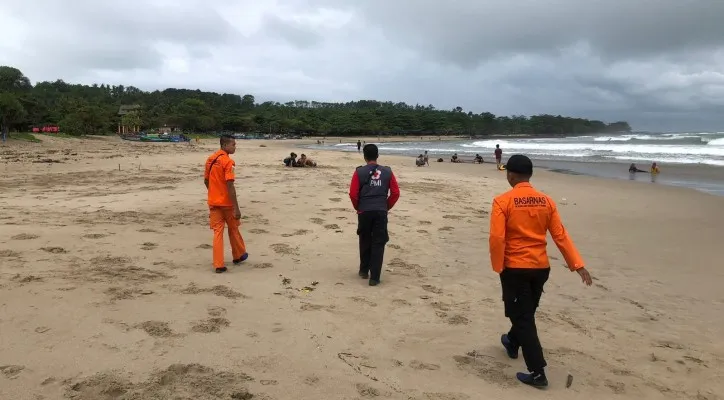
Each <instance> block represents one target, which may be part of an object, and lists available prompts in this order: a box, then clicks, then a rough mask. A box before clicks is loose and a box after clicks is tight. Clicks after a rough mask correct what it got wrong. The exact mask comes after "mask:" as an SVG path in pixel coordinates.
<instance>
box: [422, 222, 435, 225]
mask: <svg viewBox="0 0 724 400" xmlns="http://www.w3.org/2000/svg"><path fill="white" fill-rule="evenodd" d="M420 225H432V222H430V221H420Z"/></svg>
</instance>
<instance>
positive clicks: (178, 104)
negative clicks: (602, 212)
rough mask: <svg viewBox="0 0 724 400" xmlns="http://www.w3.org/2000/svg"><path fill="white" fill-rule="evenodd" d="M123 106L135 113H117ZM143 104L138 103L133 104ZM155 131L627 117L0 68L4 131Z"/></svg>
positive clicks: (484, 130) (520, 127)
mask: <svg viewBox="0 0 724 400" xmlns="http://www.w3.org/2000/svg"><path fill="white" fill-rule="evenodd" d="M121 106H126V107H128V106H131V108H130V109H132V111H130V112H127V113H125V114H124V115H119V110H120V108H121ZM134 106H138V107H134ZM119 124H123V125H125V126H138V127H140V128H141V129H144V130H145V129H154V128H158V127H162V126H175V127H179V128H181V129H182V130H183V131H184V132H187V133H197V132H198V133H218V132H222V131H226V132H261V133H272V134H302V135H342V136H345V135H346V136H352V135H360V134H367V135H394V134H414V135H421V136H422V135H451V134H454V135H475V136H481V135H513V134H518V135H565V134H588V133H610V132H629V131H631V127H630V126H629V124H628V123H627V122H625V121H618V122H613V123H605V122H603V121H597V120H588V119H583V118H571V117H564V116H560V115H535V116H531V117H526V116H523V115H514V116H496V115H494V114H492V113H489V112H483V113H479V114H476V113H474V112H472V111H465V110H463V108H462V107H455V108H454V109H452V110H439V109H436V108H435V107H434V106H433V105H426V106H425V105H419V104H416V105H410V104H406V103H394V102H381V101H375V100H360V101H352V102H347V103H325V102H316V101H306V100H296V101H289V102H286V103H278V102H272V101H267V102H263V103H257V102H256V101H255V98H254V96H253V95H251V94H245V95H243V96H242V95H236V94H228V93H224V94H219V93H213V92H204V91H201V90H188V89H173V88H171V89H166V90H163V91H159V90H156V91H152V92H149V91H143V90H141V89H138V88H136V87H133V86H123V85H107V84H100V85H99V84H93V85H81V84H70V83H66V82H64V81H62V80H56V81H55V82H48V81H44V82H38V83H37V84H35V85H32V84H31V82H30V80H29V79H28V78H27V77H26V76H25V75H24V74H23V73H22V72H21V71H20V70H18V69H17V68H13V67H7V66H0V128H1V129H2V130H3V133H7V132H8V131H18V132H22V131H29V130H31V129H32V128H33V127H42V126H47V125H55V126H59V127H60V129H61V132H63V133H66V134H70V135H85V134H108V133H114V132H117V129H118V125H119Z"/></svg>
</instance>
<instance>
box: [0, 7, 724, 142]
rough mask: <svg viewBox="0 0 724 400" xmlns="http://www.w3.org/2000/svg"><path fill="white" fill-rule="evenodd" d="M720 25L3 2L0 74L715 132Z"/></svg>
mask: <svg viewBox="0 0 724 400" xmlns="http://www.w3.org/2000/svg"><path fill="white" fill-rule="evenodd" d="M723 17H724V1H721V0H688V1H687V0H546V1H542V0H516V1H511V0H445V1H442V0H438V1H434V0H386V1H382V0H354V1H352V0H253V1H252V0H173V1H171V0H125V1H117V0H113V1H111V0H68V1H61V0H2V1H0V37H1V38H2V39H0V65H11V66H15V67H17V68H19V69H21V70H22V71H23V72H24V73H25V74H26V75H27V76H28V77H29V78H30V79H31V81H33V82H34V83H35V82H37V81H41V80H55V79H59V78H60V79H63V80H65V81H67V82H79V83H88V84H90V83H112V84H123V85H127V86H128V85H133V86H137V87H139V88H142V89H146V90H151V89H164V88H166V87H178V88H191V89H196V88H200V89H202V90H213V91H221V92H228V93H237V94H246V93H251V94H253V95H254V96H256V98H257V101H264V100H274V101H280V102H285V101H288V100H294V99H305V100H317V101H349V100H357V99H376V100H390V101H404V102H407V103H412V104H415V103H420V104H425V105H427V104H433V105H435V106H436V107H437V108H442V109H451V108H454V107H455V106H461V107H463V108H464V109H465V110H466V111H468V110H469V111H473V112H475V113H479V112H483V111H490V112H492V113H495V114H497V115H511V114H525V115H532V114H541V113H551V114H563V115H570V116H581V117H588V118H597V119H602V120H605V121H607V122H612V121H615V120H619V119H624V120H628V121H629V122H630V123H631V124H632V125H633V127H634V128H635V129H638V130H666V131H672V130H689V131H691V130H710V131H711V130H718V131H724V23H722V22H721V20H722V18H723Z"/></svg>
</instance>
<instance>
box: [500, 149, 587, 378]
mask: <svg viewBox="0 0 724 400" xmlns="http://www.w3.org/2000/svg"><path fill="white" fill-rule="evenodd" d="M505 167H506V176H507V178H508V183H509V184H510V186H512V187H513V189H512V190H510V191H508V192H506V193H504V194H502V195H500V196H498V197H496V198H495V199H494V200H493V211H492V213H491V216H490V238H489V246H490V262H491V264H492V266H493V271H495V272H497V273H498V274H500V283H501V286H502V289H503V304H504V308H505V316H506V317H508V318H509V319H510V322H511V328H510V331H509V332H508V333H507V334H504V335H503V336H502V337H501V342H502V344H503V347H504V348H505V350H506V352H507V353H508V357H510V358H518V349H519V348H522V349H523V358H524V359H525V364H526V366H527V368H528V371H529V373H527V374H526V373H522V372H519V373H518V374H517V375H516V377H517V378H518V380H520V381H521V382H523V383H525V384H527V385H531V386H534V387H538V388H543V387H546V386H548V379H547V378H546V375H545V367H546V361H545V359H544V358H543V348H542V347H541V344H540V340H539V339H538V331H537V329H536V326H535V311H536V309H537V308H538V302H539V301H540V298H541V295H542V294H543V285H544V284H545V283H546V281H547V280H548V275H549V274H550V263H549V261H548V254H547V253H546V233H547V232H548V231H550V233H551V237H552V238H553V241H554V242H555V244H556V246H557V247H558V249H559V250H560V251H561V253H562V254H563V257H564V258H565V260H566V263H567V264H568V268H569V269H570V270H571V271H576V272H578V274H579V275H580V276H581V280H582V281H583V283H584V284H586V285H588V286H591V275H590V274H589V273H588V271H587V270H586V268H585V267H584V263H583V259H582V258H581V256H580V254H578V250H576V247H575V245H574V244H573V241H572V240H571V238H570V237H568V233H567V232H566V229H565V228H564V227H563V223H562V222H561V217H560V215H559V214H558V209H557V207H556V204H555V203H554V202H553V199H551V198H550V197H548V196H547V195H545V194H543V193H541V192H539V191H537V190H535V189H534V188H533V186H531V184H530V178H531V176H533V163H532V162H531V161H530V159H529V158H528V157H526V156H523V155H514V156H512V157H510V158H509V159H508V162H507V164H506V165H505Z"/></svg>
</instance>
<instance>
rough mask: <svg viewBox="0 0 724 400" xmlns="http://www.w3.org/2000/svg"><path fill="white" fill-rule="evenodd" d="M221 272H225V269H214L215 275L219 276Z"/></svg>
mask: <svg viewBox="0 0 724 400" xmlns="http://www.w3.org/2000/svg"><path fill="white" fill-rule="evenodd" d="M222 272H226V267H221V268H216V273H217V274H220V273H222Z"/></svg>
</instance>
